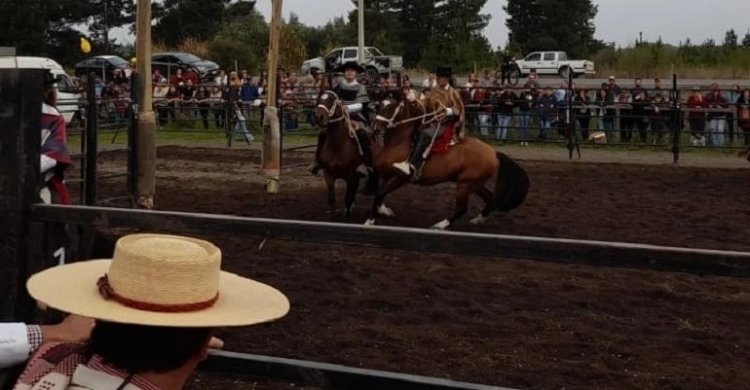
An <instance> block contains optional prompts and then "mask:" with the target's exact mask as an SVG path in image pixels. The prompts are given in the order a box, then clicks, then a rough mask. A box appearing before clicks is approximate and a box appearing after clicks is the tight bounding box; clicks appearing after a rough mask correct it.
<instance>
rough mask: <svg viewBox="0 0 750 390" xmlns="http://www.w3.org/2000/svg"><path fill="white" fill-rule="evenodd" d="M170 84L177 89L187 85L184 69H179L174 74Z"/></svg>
mask: <svg viewBox="0 0 750 390" xmlns="http://www.w3.org/2000/svg"><path fill="white" fill-rule="evenodd" d="M169 84H170V85H174V86H175V87H181V86H182V85H184V84H185V77H184V76H183V74H182V69H180V68H177V70H175V72H174V74H173V75H172V76H171V77H170V78H169Z"/></svg>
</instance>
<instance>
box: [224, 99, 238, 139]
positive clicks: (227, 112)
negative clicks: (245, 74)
mask: <svg viewBox="0 0 750 390" xmlns="http://www.w3.org/2000/svg"><path fill="white" fill-rule="evenodd" d="M224 94H225V95H226V96H225V97H224V104H225V106H224V134H225V135H226V137H227V147H229V148H231V147H232V138H233V137H234V134H233V132H234V130H233V128H232V121H233V120H234V117H233V115H234V110H233V108H234V98H235V94H234V89H233V88H232V86H231V85H225V86H224Z"/></svg>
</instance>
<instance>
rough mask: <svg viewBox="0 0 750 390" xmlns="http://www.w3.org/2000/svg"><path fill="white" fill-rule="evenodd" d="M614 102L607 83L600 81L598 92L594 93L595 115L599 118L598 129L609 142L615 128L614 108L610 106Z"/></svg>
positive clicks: (612, 137)
mask: <svg viewBox="0 0 750 390" xmlns="http://www.w3.org/2000/svg"><path fill="white" fill-rule="evenodd" d="M614 104H615V95H614V94H611V93H610V91H609V84H607V83H602V85H601V88H600V89H599V92H597V94H596V105H597V106H599V108H598V109H597V117H598V119H599V123H598V124H599V126H598V128H599V131H603V132H604V134H606V135H607V140H608V141H609V142H612V141H614V139H615V138H614V136H615V134H614V128H615V109H614V108H612V106H613V105H614Z"/></svg>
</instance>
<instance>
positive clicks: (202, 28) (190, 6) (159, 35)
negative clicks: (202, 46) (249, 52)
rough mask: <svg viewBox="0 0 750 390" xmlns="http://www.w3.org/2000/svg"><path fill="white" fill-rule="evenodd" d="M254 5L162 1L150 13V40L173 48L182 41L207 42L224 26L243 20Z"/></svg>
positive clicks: (220, 0) (225, 0) (218, 0)
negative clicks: (152, 16)
mask: <svg viewBox="0 0 750 390" xmlns="http://www.w3.org/2000/svg"><path fill="white" fill-rule="evenodd" d="M254 9H255V2H254V1H249V2H232V0H164V1H163V2H162V3H159V4H158V5H157V7H156V9H155V12H154V19H156V21H157V22H156V24H155V25H154V28H153V34H152V35H153V39H154V41H157V42H163V43H164V44H166V45H167V46H175V45H177V44H178V43H180V42H182V41H184V40H185V39H186V38H193V39H196V40H198V41H207V40H210V39H211V38H213V37H214V36H216V35H217V34H218V33H219V31H221V30H222V29H223V27H224V26H226V25H227V24H228V23H231V22H232V21H234V20H237V19H240V18H242V17H243V16H247V15H248V13H249V12H252V11H253V10H254Z"/></svg>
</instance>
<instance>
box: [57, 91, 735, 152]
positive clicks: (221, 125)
mask: <svg viewBox="0 0 750 390" xmlns="http://www.w3.org/2000/svg"><path fill="white" fill-rule="evenodd" d="M159 88H160V87H157V88H156V89H155V90H154V106H153V109H154V111H155V112H156V114H157V128H158V131H159V132H181V133H185V132H188V133H190V132H195V133H203V132H206V133H214V134H220V133H223V135H224V136H225V137H226V139H227V145H228V146H231V145H232V142H233V141H240V142H242V141H245V142H252V141H253V140H254V138H255V137H256V136H257V135H258V134H261V133H262V128H263V119H264V118H263V108H264V107H265V100H264V99H265V96H264V95H263V93H262V92H263V91H262V89H258V88H256V87H253V86H252V85H243V86H242V87H238V88H228V87H220V86H216V85H213V84H211V85H199V86H197V87H191V88H181V89H178V88H169V87H163V88H164V90H160V89H159ZM457 89H459V91H460V93H461V96H462V97H463V101H464V105H465V107H466V126H467V129H468V132H469V134H470V135H473V136H476V137H479V138H482V139H484V140H486V141H488V142H496V143H500V144H513V143H515V144H519V145H522V146H526V145H530V144H535V143H536V144H540V143H569V144H570V143H571V139H573V140H574V141H575V142H576V143H580V144H591V145H595V146H598V147H602V146H606V145H613V146H638V147H659V148H669V149H670V150H671V151H672V152H674V153H677V154H678V153H679V149H681V148H684V147H701V148H741V147H747V146H748V145H750V90H749V89H741V88H739V86H735V87H733V88H730V89H721V88H719V87H718V86H712V87H711V88H705V87H704V88H700V87H692V86H686V85H682V86H679V85H678V82H677V79H676V77H675V78H674V80H673V85H672V87H671V88H661V87H656V88H643V87H641V86H639V85H634V86H632V87H631V88H624V87H620V86H618V85H616V84H603V85H601V87H600V88H595V89H585V88H576V86H575V84H569V85H563V86H561V87H559V88H551V87H546V88H542V87H541V86H538V85H530V86H529V85H527V86H524V87H506V86H497V85H476V86H471V85H469V86H464V87H458V88H457ZM393 91H402V92H406V93H410V94H412V95H413V96H417V97H418V96H420V95H421V94H422V92H423V91H421V90H419V89H415V88H411V87H408V86H407V87H391V88H389V87H388V86H380V87H378V86H375V87H373V88H371V92H372V95H373V97H372V98H373V100H376V99H378V98H381V97H382V96H384V94H387V93H391V92H393ZM278 92H279V94H278V95H279V101H278V103H277V105H278V107H279V108H280V118H281V129H282V133H283V135H284V136H290V135H303V136H304V135H314V134H317V132H318V130H319V129H318V126H317V122H316V115H315V109H316V99H317V96H318V94H319V92H320V89H319V88H317V87H290V88H287V89H286V90H282V89H281V88H280V89H279V91H278ZM68 104H70V102H68ZM79 107H80V111H79V112H77V113H76V115H75V116H74V118H73V121H72V123H71V125H70V133H71V134H73V135H75V134H79V133H81V132H82V131H83V130H84V129H85V126H86V124H87V116H88V115H89V111H92V109H93V110H94V111H95V112H93V113H92V114H93V115H95V117H96V121H97V124H98V131H99V133H107V132H111V133H113V138H112V142H115V141H116V139H117V137H118V136H119V134H120V133H124V132H125V130H127V128H128V127H129V126H130V123H129V121H130V118H132V117H133V107H134V102H133V99H132V98H131V97H130V96H129V94H125V93H121V94H120V95H119V96H117V97H106V98H96V99H95V100H94V102H92V101H91V100H88V99H87V100H86V101H81V102H79ZM577 146H578V145H577Z"/></svg>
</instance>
